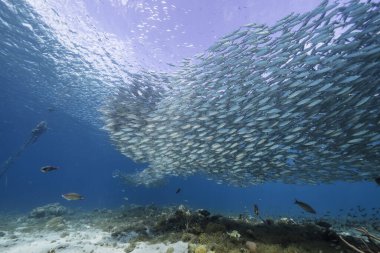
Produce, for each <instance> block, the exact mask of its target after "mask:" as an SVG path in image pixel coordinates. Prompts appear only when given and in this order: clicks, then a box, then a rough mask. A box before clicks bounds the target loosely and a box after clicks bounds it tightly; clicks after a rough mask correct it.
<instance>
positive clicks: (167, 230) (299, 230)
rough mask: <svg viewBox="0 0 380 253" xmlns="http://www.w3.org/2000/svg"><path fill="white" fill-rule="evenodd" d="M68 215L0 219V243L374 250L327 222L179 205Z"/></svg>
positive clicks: (229, 251) (228, 251) (369, 240)
mask: <svg viewBox="0 0 380 253" xmlns="http://www.w3.org/2000/svg"><path fill="white" fill-rule="evenodd" d="M62 210H65V211H62ZM67 212H69V211H68V210H67V209H66V208H63V209H62V208H60V206H59V205H48V206H45V207H40V208H37V209H34V210H33V211H32V213H33V215H32V216H31V215H29V216H28V217H25V216H21V217H17V218H16V217H12V218H11V217H7V218H4V219H1V222H2V223H3V224H4V225H3V226H1V229H2V231H1V233H0V240H3V239H2V238H9V242H8V244H9V245H11V244H12V243H14V241H17V240H18V238H22V237H23V234H24V235H26V234H29V235H31V234H33V233H41V232H43V231H45V233H46V232H48V234H49V233H50V234H51V233H57V237H58V238H62V239H63V240H67V238H69V237H70V238H71V237H73V236H75V234H76V233H78V232H76V231H81V230H83V229H84V228H85V229H87V230H88V229H92V230H98V231H102V233H104V235H107V236H104V237H103V239H102V238H99V240H101V243H100V244H99V245H98V246H103V247H114V246H113V245H124V246H122V247H123V248H122V250H123V251H124V252H134V251H135V250H140V251H141V250H142V249H141V248H139V249H137V248H138V247H139V246H138V245H140V243H141V242H146V243H147V244H155V245H156V244H157V245H158V244H159V245H161V246H160V247H161V248H162V249H163V250H164V251H163V252H168V253H170V252H171V249H170V247H169V246H167V245H171V244H173V243H177V242H182V243H184V244H186V247H188V252H190V253H195V252H197V253H200V252H205V253H215V252H217V253H235V252H236V253H270V252H289V253H290V252H308V253H319V252H323V253H338V252H339V253H340V252H365V253H367V252H371V251H372V252H378V250H377V249H378V248H377V247H378V242H376V240H377V239H376V238H378V237H376V236H377V235H375V234H372V233H369V232H368V231H367V230H365V229H363V228H360V229H358V231H357V232H360V233H361V234H362V235H364V238H366V240H364V241H363V237H362V238H360V233H358V234H357V237H354V236H355V234H354V233H352V230H350V231H349V233H347V234H338V233H337V232H335V231H334V229H333V228H334V226H331V225H330V224H329V223H328V222H326V221H323V222H322V221H316V220H305V219H303V220H297V219H291V218H277V219H276V218H273V219H270V221H271V222H267V220H269V219H267V220H260V221H259V220H256V219H249V218H245V219H239V218H238V217H225V216H222V215H214V214H211V213H210V212H208V211H206V210H203V209H201V210H190V209H188V208H186V207H184V206H180V207H162V208H159V207H156V206H152V205H151V206H135V205H130V206H124V207H123V208H121V209H118V210H112V211H111V210H107V209H102V210H99V209H97V210H94V211H92V212H91V211H87V212H78V211H77V212H75V213H73V214H74V215H65V216H62V215H58V214H65V213H67ZM4 217H5V216H4ZM30 217H33V218H30ZM37 217H38V218H37ZM46 230H48V231H46ZM12 240H13V241H12ZM165 245H166V246H165ZM57 247H58V246H57ZM120 247H121V246H120ZM147 247H148V246H147ZM55 249H57V248H55ZM356 249H357V250H359V251H355V250H356ZM367 249H370V250H371V251H368V250H367ZM366 250H367V251H366ZM376 250H377V251H376ZM138 252H139V251H138Z"/></svg>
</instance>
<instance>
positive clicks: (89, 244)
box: [0, 227, 188, 253]
mask: <svg viewBox="0 0 380 253" xmlns="http://www.w3.org/2000/svg"><path fill="white" fill-rule="evenodd" d="M63 233H66V234H67V235H66V236H63ZM13 237H16V238H13V239H12V235H10V234H7V235H5V236H3V237H0V252H1V253H48V252H49V251H51V250H55V253H125V251H124V249H126V248H128V246H129V243H122V242H118V241H117V240H115V239H113V238H111V236H110V234H109V233H106V232H103V231H101V230H98V229H94V228H83V227H82V228H81V229H80V231H79V230H74V229H67V230H65V231H64V232H52V231H45V230H43V231H39V232H34V233H22V232H15V233H14V234H13ZM169 247H173V249H174V253H187V247H188V245H187V243H184V242H177V243H173V244H163V243H159V244H147V243H144V242H140V243H138V244H137V246H136V248H135V249H134V250H133V251H132V253H149V252H157V253H161V252H162V253H166V250H167V249H168V248H169Z"/></svg>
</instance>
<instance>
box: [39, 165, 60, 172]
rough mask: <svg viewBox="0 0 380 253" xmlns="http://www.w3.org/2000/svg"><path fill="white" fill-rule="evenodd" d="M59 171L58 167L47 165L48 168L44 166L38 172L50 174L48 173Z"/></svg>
mask: <svg viewBox="0 0 380 253" xmlns="http://www.w3.org/2000/svg"><path fill="white" fill-rule="evenodd" d="M58 169H59V167H55V166H50V165H48V166H44V167H42V168H41V169H40V170H41V172H43V173H47V172H50V171H53V170H58Z"/></svg>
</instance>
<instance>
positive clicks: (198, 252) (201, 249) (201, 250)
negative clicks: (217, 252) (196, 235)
mask: <svg viewBox="0 0 380 253" xmlns="http://www.w3.org/2000/svg"><path fill="white" fill-rule="evenodd" d="M194 253H207V248H206V246H204V245H199V246H197V247H196V248H195V250H194Z"/></svg>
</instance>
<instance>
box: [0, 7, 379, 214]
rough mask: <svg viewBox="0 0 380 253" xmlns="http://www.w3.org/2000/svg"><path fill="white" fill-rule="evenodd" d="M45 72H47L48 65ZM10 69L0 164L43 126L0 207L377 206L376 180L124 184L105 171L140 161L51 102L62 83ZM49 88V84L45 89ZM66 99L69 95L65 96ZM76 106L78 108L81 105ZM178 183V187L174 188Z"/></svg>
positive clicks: (271, 209)
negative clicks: (70, 195)
mask: <svg viewBox="0 0 380 253" xmlns="http://www.w3.org/2000/svg"><path fill="white" fill-rule="evenodd" d="M3 7H4V6H3ZM187 53H189V52H187ZM24 56H25V55H24ZM15 57H23V55H17V56H15V55H4V54H2V55H1V57H0V68H5V66H8V65H9V62H8V61H11V60H12V59H13V58H15ZM25 57H27V56H25ZM51 71H52V72H54V69H53V67H52V69H51ZM1 73H3V75H4V72H1ZM14 73H16V74H15V78H14V79H12V78H10V76H0V164H1V163H2V162H3V161H5V160H7V158H8V157H10V156H12V155H14V154H15V153H16V152H17V150H18V149H19V148H20V147H21V146H22V144H23V143H24V142H25V141H26V140H27V139H28V138H29V136H30V132H31V130H32V129H33V128H34V127H35V126H36V124H37V123H38V122H40V121H42V120H45V121H46V122H47V123H48V128H49V129H48V131H47V132H46V133H45V134H43V135H42V136H41V137H40V138H39V139H38V141H37V142H36V143H34V144H32V145H30V146H29V147H27V149H26V150H25V151H24V152H23V153H22V155H21V156H20V157H19V158H18V159H17V160H16V161H15V163H14V164H13V165H12V166H11V167H10V168H9V170H8V171H7V173H6V174H5V175H4V176H3V177H2V178H1V179H0V212H2V211H7V212H8V211H10V212H13V211H24V212H27V211H30V210H31V209H32V208H35V207H37V206H41V205H45V204H48V203H53V202H59V203H61V204H62V205H65V206H68V207H71V208H77V209H84V210H91V209H94V208H118V207H120V206H122V205H126V204H138V205H149V204H154V205H162V206H164V205H180V204H184V205H186V206H189V207H190V208H195V209H196V208H204V209H208V210H210V211H213V212H219V213H225V214H240V213H249V214H252V207H253V204H254V203H256V204H258V206H259V207H260V210H261V214H262V215H263V216H271V215H278V216H304V217H311V216H310V214H306V213H304V212H303V211H302V209H300V208H299V207H298V206H296V205H294V203H293V202H294V200H295V199H298V200H302V201H305V202H307V203H309V204H310V205H312V206H313V207H314V208H315V209H316V210H317V213H318V214H317V215H318V216H319V217H322V216H323V215H324V214H326V213H327V212H331V213H332V214H337V213H338V210H339V209H344V210H347V211H348V210H349V209H350V208H356V207H357V206H358V205H360V206H361V207H365V208H367V209H369V208H373V207H375V208H379V207H380V203H379V199H380V198H379V194H380V187H379V186H377V185H376V184H375V183H374V182H358V183H342V182H336V183H334V184H330V185H323V184H322V185H315V186H310V185H286V184H280V183H264V184H261V185H256V186H251V187H246V188H238V187H232V186H227V185H218V184H216V183H215V182H213V181H208V180H206V179H205V177H204V176H203V175H196V176H194V177H190V178H170V179H169V180H168V181H167V182H166V184H164V185H161V186H159V187H156V188H145V187H132V186H128V185H125V184H124V183H123V182H122V181H120V179H117V178H113V177H112V172H113V171H114V170H116V169H118V170H122V171H125V172H134V171H135V170H139V169H142V168H144V166H145V165H144V164H136V163H134V162H133V161H132V160H130V159H129V158H127V157H125V156H123V155H122V154H120V152H119V151H118V150H117V149H116V148H115V147H114V146H113V145H112V143H111V142H110V140H109V136H108V134H107V133H106V132H105V131H103V130H101V125H100V124H99V122H101V121H100V120H99V119H95V120H94V121H96V122H97V123H95V124H93V123H92V122H89V121H88V120H87V119H83V118H81V117H78V115H82V114H81V113H78V114H77V115H76V114H75V113H74V115H73V114H72V113H69V112H71V111H72V108H71V109H70V110H68V108H69V107H70V104H69V102H68V104H67V105H66V106H67V108H66V107H65V105H62V103H57V100H62V97H64V96H65V93H64V92H63V90H62V89H55V90H54V89H53V95H54V96H52V95H48V96H44V94H41V93H43V91H44V86H42V85H40V86H39V84H34V85H27V82H28V78H29V76H28V75H27V74H28V73H27V72H25V71H22V70H21V69H20V70H18V69H17V68H16V69H14ZM17 73H18V75H17ZM46 74H47V75H49V73H46ZM35 87H37V88H35ZM36 90H38V93H36ZM50 92H51V89H49V92H47V93H49V94H51V93H50ZM54 92H55V93H54ZM71 100H76V99H75V97H74V98H73V97H71V98H70V100H69V101H71ZM78 100H79V101H81V100H80V99H78ZM99 106H100V105H99ZM49 109H51V110H49ZM91 109H94V108H91ZM78 110H81V111H83V110H86V106H85V105H84V106H83V107H82V108H80V109H78ZM45 165H55V166H58V167H60V169H59V170H57V171H53V172H51V173H48V174H43V173H41V172H40V168H41V167H42V166H45ZM178 188H181V192H180V193H178V194H176V190H177V189H178ZM67 192H78V193H80V194H83V195H84V197H85V200H83V201H72V202H69V201H66V200H65V199H63V198H62V197H61V195H62V194H64V193H67ZM126 198H127V199H126Z"/></svg>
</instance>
